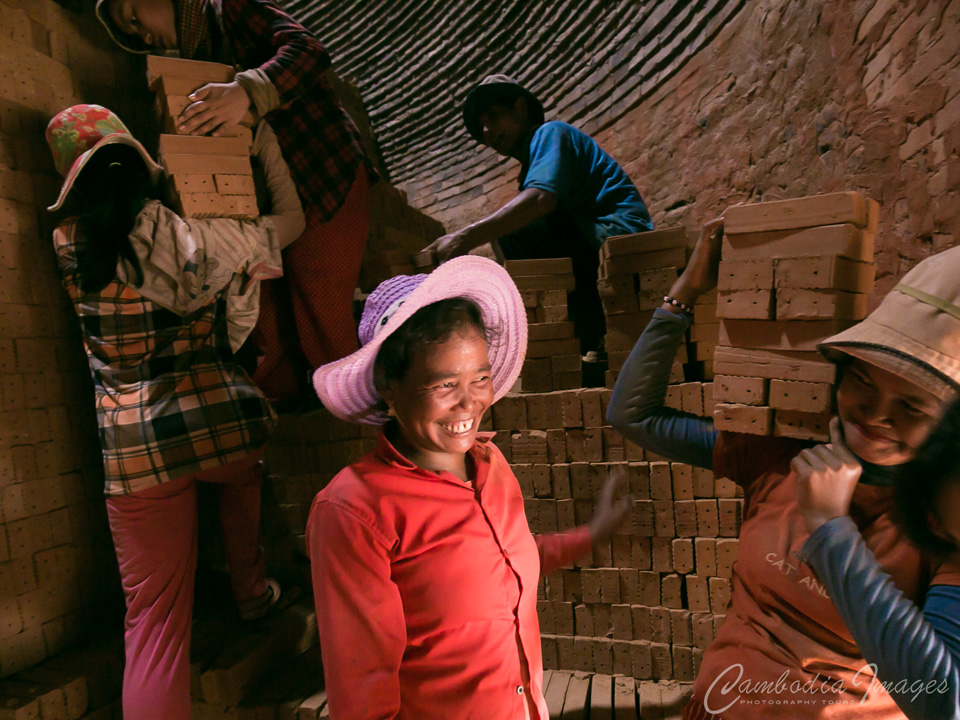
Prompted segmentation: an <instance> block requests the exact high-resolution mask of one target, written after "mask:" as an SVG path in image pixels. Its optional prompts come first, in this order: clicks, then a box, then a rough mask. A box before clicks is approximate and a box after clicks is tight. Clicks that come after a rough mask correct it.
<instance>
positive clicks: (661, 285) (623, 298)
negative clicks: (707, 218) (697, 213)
mask: <svg viewBox="0 0 960 720" xmlns="http://www.w3.org/2000/svg"><path fill="white" fill-rule="evenodd" d="M686 243H687V232H686V230H685V229H684V228H669V229H666V230H654V231H651V232H645V233H638V234H636V235H619V236H616V237H611V238H607V240H606V242H605V243H604V244H603V246H602V247H601V249H600V277H599V279H598V280H597V288H598V290H599V292H600V300H601V302H602V303H603V313H604V317H605V318H606V322H607V335H606V338H605V342H604V345H605V348H606V351H607V361H608V368H607V376H606V385H607V387H613V384H614V383H615V382H616V379H617V374H618V373H619V371H620V369H621V368H622V367H623V363H624V362H625V361H626V359H627V356H628V355H629V354H630V351H631V350H632V349H633V346H634V344H635V343H636V342H637V338H638V337H640V333H642V332H643V330H644V328H645V327H646V326H647V323H649V322H650V319H651V318H652V317H653V311H654V310H655V309H656V308H658V307H660V305H662V304H663V296H664V295H666V294H668V293H669V292H670V287H671V286H672V285H673V283H674V281H675V280H676V279H677V276H678V273H679V271H680V270H681V269H682V268H683V267H684V266H685V265H686V262H687V259H686ZM686 362H687V355H686V347H685V346H682V347H681V348H680V350H679V351H678V355H677V359H676V362H675V363H674V368H673V372H672V374H671V377H670V382H671V383H675V382H682V381H683V378H684V373H683V364H684V363H686Z"/></svg>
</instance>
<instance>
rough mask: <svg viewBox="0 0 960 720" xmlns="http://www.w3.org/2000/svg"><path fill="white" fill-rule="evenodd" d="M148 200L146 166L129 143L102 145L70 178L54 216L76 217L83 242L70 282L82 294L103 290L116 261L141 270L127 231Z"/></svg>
mask: <svg viewBox="0 0 960 720" xmlns="http://www.w3.org/2000/svg"><path fill="white" fill-rule="evenodd" d="M153 196H154V192H153V187H152V184H151V182H150V176H149V173H148V172H147V166H146V164H145V163H144V162H143V158H142V157H140V154H139V153H138V152H137V151H136V150H135V149H134V148H132V147H130V146H129V145H107V146H106V147H104V148H101V149H100V150H97V152H96V153H94V155H93V157H91V158H90V160H89V161H88V162H87V164H86V165H85V166H84V168H83V170H81V171H80V174H79V175H78V176H77V177H76V179H75V180H74V183H73V187H72V188H71V189H70V193H69V194H68V195H67V199H66V202H65V203H64V206H63V210H62V212H61V214H60V217H62V218H66V217H72V218H76V219H77V221H78V222H79V224H80V232H81V235H82V238H83V242H82V243H80V244H79V245H78V248H77V271H76V281H77V284H78V285H79V286H80V289H81V290H82V291H83V292H85V293H90V292H97V291H99V290H103V288H104V287H106V286H107V285H109V284H110V283H111V282H112V281H113V280H114V279H115V278H116V276H117V261H118V260H119V259H120V258H121V257H122V258H124V259H125V260H127V261H129V262H130V264H131V265H133V267H134V268H135V271H136V277H135V281H134V284H135V285H141V284H142V283H143V271H142V269H141V268H140V263H139V261H138V260H137V256H136V254H135V253H134V251H133V246H132V245H131V244H130V238H129V235H130V231H131V230H132V229H133V223H134V220H136V217H137V214H138V213H139V212H140V210H142V209H143V205H144V203H145V202H146V201H147V200H148V199H150V198H152V197H153Z"/></svg>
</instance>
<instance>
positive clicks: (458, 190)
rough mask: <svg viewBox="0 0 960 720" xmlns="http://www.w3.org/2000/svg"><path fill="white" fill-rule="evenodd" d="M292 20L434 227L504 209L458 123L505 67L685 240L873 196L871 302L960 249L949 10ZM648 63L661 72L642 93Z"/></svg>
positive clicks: (783, 3)
mask: <svg viewBox="0 0 960 720" xmlns="http://www.w3.org/2000/svg"><path fill="white" fill-rule="evenodd" d="M291 7H292V8H293V9H294V12H296V13H297V14H298V15H299V16H300V17H301V18H303V19H304V20H306V21H307V22H308V24H310V25H311V27H313V28H314V29H315V30H316V31H317V32H318V34H319V35H320V37H321V38H323V39H324V40H325V41H326V42H327V43H328V45H329V46H330V47H331V49H332V51H333V52H334V55H335V58H336V63H337V67H338V69H339V70H340V71H341V72H342V73H343V74H344V75H345V76H346V77H347V78H348V79H350V80H352V81H353V82H355V83H356V84H357V85H358V86H359V87H360V88H361V91H362V92H363V95H364V99H365V101H366V103H367V107H368V108H369V110H370V112H371V115H372V117H373V123H374V127H375V131H376V133H377V135H378V139H379V141H380V143H381V146H382V148H383V153H384V156H385V158H386V161H387V164H388V166H389V168H390V171H391V173H392V175H393V180H394V182H395V183H397V184H398V185H400V186H401V187H403V188H404V189H405V190H406V191H407V193H408V194H409V197H410V201H411V202H412V203H413V204H414V205H416V206H417V207H419V208H420V209H422V210H424V211H425V212H427V213H429V214H431V215H433V216H434V217H436V218H437V219H439V220H441V221H442V222H444V223H445V224H446V225H447V226H448V227H450V228H456V227H459V226H461V225H463V224H465V223H466V222H469V221H472V220H474V219H476V218H478V217H481V216H482V215H484V214H486V213H488V212H490V211H492V210H494V209H495V208H496V207H499V205H500V204H502V203H503V202H504V201H505V200H507V199H508V198H510V197H511V196H512V195H513V193H514V192H515V185H514V178H515V175H516V167H517V165H516V163H514V162H512V161H511V162H503V163H501V162H500V161H499V160H498V159H497V158H496V157H495V156H494V155H493V153H492V152H491V151H488V150H484V149H481V148H479V147H478V146H476V144H474V143H472V141H471V140H470V139H469V138H468V137H467V134H466V132H465V131H464V129H463V127H462V124H461V122H460V120H459V117H458V115H457V107H458V106H459V102H460V100H461V98H462V96H463V93H464V92H465V89H466V88H467V87H469V85H470V84H471V83H472V82H474V81H475V80H476V79H477V78H479V77H480V76H482V75H484V74H485V73H487V72H489V71H492V70H501V71H505V72H508V73H512V74H514V75H515V76H517V77H518V78H520V79H521V80H523V81H525V82H527V83H529V85H530V86H531V87H532V88H534V89H535V90H536V91H538V92H539V93H541V96H542V97H543V98H544V99H545V100H546V104H547V107H548V115H549V116H552V117H559V118H560V119H563V120H567V121H569V122H572V123H574V124H576V125H578V126H580V127H582V128H583V129H585V130H587V131H588V132H591V133H593V134H594V135H595V137H596V138H597V139H598V140H599V142H600V143H601V145H602V146H603V147H605V148H606V149H607V150H608V151H609V152H610V153H611V154H612V155H613V156H614V157H616V158H617V159H618V160H619V161H620V162H621V164H623V165H624V167H625V168H626V169H627V171H628V172H629V173H630V175H631V177H632V178H633V179H634V181H635V182H636V183H637V185H638V186H639V187H640V189H641V191H642V192H643V194H644V197H645V198H646V199H647V201H648V203H649V204H650V206H651V210H652V212H653V214H654V219H655V221H657V222H658V223H660V224H669V225H674V224H680V223H683V224H685V225H686V226H687V227H688V228H691V229H693V228H695V227H696V225H697V224H698V223H699V222H700V221H701V220H703V219H704V217H705V216H707V215H709V214H712V213H715V212H718V211H719V210H721V209H722V208H723V207H725V206H726V205H727V204H729V203H731V202H736V201H738V200H744V199H754V200H756V199H773V198H779V197H797V196H801V195H808V194H815V193H819V192H828V191H832V190H840V189H859V190H861V191H863V192H865V193H866V194H868V195H869V196H871V197H873V198H875V199H877V200H878V201H879V202H880V203H881V206H882V216H881V232H880V235H879V237H878V240H877V243H878V246H877V249H878V265H879V267H878V278H879V282H878V284H877V291H876V293H875V295H874V301H876V300H877V299H878V298H879V297H881V296H882V295H883V294H884V293H885V292H886V291H887V290H889V289H890V287H892V285H893V283H894V280H895V279H896V278H897V277H899V276H900V275H902V274H903V272H904V271H905V270H906V269H907V268H908V267H910V266H912V265H913V264H915V263H916V262H917V261H918V260H919V259H921V258H922V257H925V256H927V255H929V254H930V253H931V252H935V251H938V250H941V249H943V248H945V247H948V246H951V245H953V244H955V242H956V238H957V237H958V235H960V213H958V207H960V196H958V189H960V158H958V150H960V125H958V124H957V121H958V118H960V67H958V61H960V3H958V2H956V1H954V2H949V1H948V0H929V1H928V0H905V1H898V0H850V1H849V2H843V3H837V2H830V1H828V0H808V1H805V2H795V1H793V0H746V1H745V2H742V3H738V2H672V1H670V0H665V1H664V2H658V3H628V2H606V3H604V2H596V1H594V2H590V1H589V0H565V1H564V2H552V3H547V2H527V3H521V2H500V3H481V2H473V1H470V0H465V1H464V2H461V3H456V4H453V5H451V4H450V3H442V4H441V3H437V2H430V1H429V0H422V1H421V2H413V1H411V2H404V3H389V2H382V1H381V2H370V1H369V0H364V1H363V2H360V1H359V0H353V2H342V1H341V2H336V3H334V2H332V0H322V1H318V0H298V1H297V2H294V3H293V5H291ZM664 8H666V9H667V10H666V13H665V15H664V17H663V19H662V20H661V24H660V25H656V24H653V26H652V30H651V24H650V22H648V21H649V20H650V18H652V17H654V15H655V14H656V13H657V12H660V11H663V10H664ZM683 11H686V12H687V13H688V16H689V17H691V18H692V17H697V18H699V20H697V21H693V20H691V21H690V23H689V24H688V25H685V26H684V28H685V29H684V30H683V32H684V33H686V34H684V35H682V37H681V35H680V34H678V32H671V31H669V30H667V29H665V28H666V26H665V25H664V24H663V23H669V22H670V20H667V19H666V18H667V17H673V16H674V15H676V14H677V13H680V12H683ZM690 13H692V15H691V14H690ZM695 28H699V29H695ZM711 38H712V39H711ZM628 47H629V48H630V49H629V50H628V49H626V48H628ZM651 48H656V49H657V52H659V51H665V52H668V53H673V54H672V55H671V58H672V60H671V61H669V62H668V63H667V65H665V66H664V69H663V70H662V71H660V72H661V74H660V75H659V76H657V75H654V76H653V79H651V80H649V81H647V84H646V85H644V82H643V81H642V80H639V85H638V84H637V83H638V77H639V75H640V74H642V68H643V67H644V64H643V63H644V62H646V61H641V57H642V58H649V57H654V56H655V55H656V53H655V52H653V51H652V50H651ZM698 49H699V52H697V50H698ZM651 53H652V54H651ZM671 73H672V74H671ZM664 77H665V78H666V79H665V80H664ZM628 86H629V87H630V88H631V89H630V90H629V91H628V92H627V93H626V95H625V96H624V95H623V92H622V91H623V90H624V88H627V87H628ZM638 88H639V89H638ZM645 90H646V91H647V92H645ZM621 98H625V99H622V100H621Z"/></svg>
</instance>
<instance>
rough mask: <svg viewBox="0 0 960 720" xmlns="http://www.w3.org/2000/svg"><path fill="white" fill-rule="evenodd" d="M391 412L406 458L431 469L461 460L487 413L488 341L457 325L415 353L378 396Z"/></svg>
mask: <svg viewBox="0 0 960 720" xmlns="http://www.w3.org/2000/svg"><path fill="white" fill-rule="evenodd" d="M382 395H383V399H384V400H386V401H387V404H388V405H390V406H391V407H392V408H393V412H394V414H395V415H396V418H397V423H398V424H399V426H400V433H401V435H402V439H403V441H404V443H405V445H406V448H405V450H406V454H407V455H408V457H409V459H410V460H412V461H413V462H415V463H417V464H418V465H421V467H427V468H430V469H435V468H438V467H445V466H447V465H448V464H449V463H450V461H451V460H456V459H457V458H458V457H459V458H462V457H463V456H464V454H465V453H466V452H467V451H468V450H469V449H470V448H471V447H472V446H473V443H474V441H475V440H476V437H477V430H478V429H479V427H480V420H481V419H482V418H483V415H484V413H485V412H486V411H487V408H489V407H490V405H491V403H493V380H492V379H491V377H490V359H489V357H488V355H487V341H486V339H485V338H484V337H483V335H481V334H480V332H478V330H477V329H476V328H475V327H473V326H471V325H461V326H460V327H458V328H456V329H455V330H454V331H453V332H452V333H451V334H450V336H449V337H448V338H447V339H446V340H444V341H442V342H435V343H426V344H425V345H424V346H423V347H422V348H418V349H417V350H415V351H414V353H413V354H412V356H411V358H410V365H409V368H408V369H407V372H406V373H405V374H404V376H403V378H401V379H398V380H392V381H391V382H390V384H389V387H388V388H385V389H384V390H383V391H382Z"/></svg>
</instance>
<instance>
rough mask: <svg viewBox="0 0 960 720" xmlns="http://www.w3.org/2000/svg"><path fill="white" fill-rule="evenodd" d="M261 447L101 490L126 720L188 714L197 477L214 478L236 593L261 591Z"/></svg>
mask: <svg viewBox="0 0 960 720" xmlns="http://www.w3.org/2000/svg"><path fill="white" fill-rule="evenodd" d="M262 457H263V451H262V450H260V451H258V452H255V453H252V454H251V455H248V456H247V457H245V458H243V459H241V460H237V461H234V462H231V463H227V464H226V465H221V466H219V467H216V468H212V469H210V470H204V471H202V472H199V473H196V474H194V475H188V476H186V477H181V478H177V479H176V480H171V481H169V482H165V483H163V484H162V485H157V486H156V487H152V488H148V489H146V490H141V491H140V492H136V493H132V494H130V495H111V496H108V497H107V517H108V518H109V520H110V532H111V533H112V534H113V544H114V547H115V548H116V551H117V560H118V562H119V564H120V580H121V583H122V585H123V593H124V596H125V598H126V603H127V615H126V618H125V621H124V626H125V633H124V647H125V650H126V666H125V668H124V672H123V717H124V720H148V719H149V720H156V719H158V718H164V720H190V617H191V614H192V610H193V587H194V578H195V575H196V569H197V482H213V483H218V484H219V485H220V522H221V524H222V526H223V538H224V547H225V550H226V557H227V563H228V565H229V568H230V578H231V582H232V586H233V595H234V598H235V599H236V600H237V601H238V602H239V601H242V600H248V599H250V598H253V597H257V596H259V595H262V594H263V593H264V592H266V590H267V584H266V580H265V577H264V563H263V549H262V548H261V546H260V488H261V484H262V479H263V463H262V462H261V458H262Z"/></svg>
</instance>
